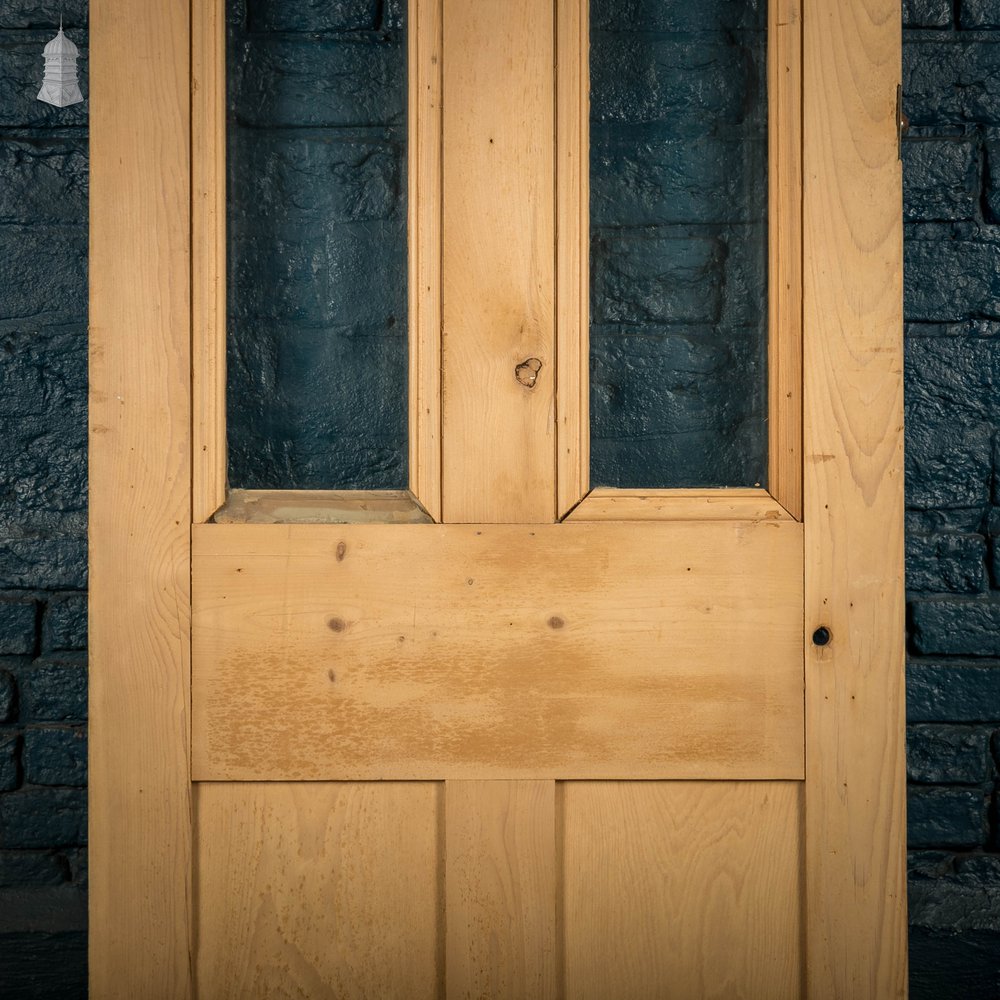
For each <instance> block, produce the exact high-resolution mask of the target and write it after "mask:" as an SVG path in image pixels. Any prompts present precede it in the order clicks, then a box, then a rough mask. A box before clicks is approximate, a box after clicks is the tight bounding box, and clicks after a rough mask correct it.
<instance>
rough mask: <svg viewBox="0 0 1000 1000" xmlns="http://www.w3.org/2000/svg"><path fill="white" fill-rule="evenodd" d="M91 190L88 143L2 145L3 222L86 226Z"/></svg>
mask: <svg viewBox="0 0 1000 1000" xmlns="http://www.w3.org/2000/svg"><path fill="white" fill-rule="evenodd" d="M88 187H89V180H88V173H87V141H86V139H84V138H79V139H63V138H57V139H52V138H49V137H38V136H35V137H32V138H30V139H5V140H4V142H3V143H0V223H12V222H13V223H19V224H21V225H32V226H35V225H40V224H44V223H49V224H56V225H66V224H72V225H84V224H85V223H86V221H87V194H88Z"/></svg>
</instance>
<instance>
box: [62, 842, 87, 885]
mask: <svg viewBox="0 0 1000 1000" xmlns="http://www.w3.org/2000/svg"><path fill="white" fill-rule="evenodd" d="M62 858H63V860H64V861H65V863H66V864H67V865H69V877H70V879H71V880H72V881H73V882H75V883H76V884H77V885H79V886H82V887H83V888H86V886H87V883H88V882H89V880H90V873H89V869H88V867H87V863H88V860H89V856H88V854H87V849H86V848H85V847H79V848H76V849H71V850H68V851H66V852H65V853H64V854H63V855H62Z"/></svg>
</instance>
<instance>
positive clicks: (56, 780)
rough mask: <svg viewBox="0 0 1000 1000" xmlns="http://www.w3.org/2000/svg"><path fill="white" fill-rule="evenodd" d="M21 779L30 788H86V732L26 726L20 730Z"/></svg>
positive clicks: (82, 730) (74, 729) (75, 728)
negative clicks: (22, 732)
mask: <svg viewBox="0 0 1000 1000" xmlns="http://www.w3.org/2000/svg"><path fill="white" fill-rule="evenodd" d="M24 780H25V781H26V782H28V784H31V785H80V786H82V785H86V783H87V732H86V730H85V729H83V728H81V727H79V726H76V727H73V728H68V729H67V728H52V727H44V728H36V727H32V726H29V727H28V728H27V729H26V730H25V731H24Z"/></svg>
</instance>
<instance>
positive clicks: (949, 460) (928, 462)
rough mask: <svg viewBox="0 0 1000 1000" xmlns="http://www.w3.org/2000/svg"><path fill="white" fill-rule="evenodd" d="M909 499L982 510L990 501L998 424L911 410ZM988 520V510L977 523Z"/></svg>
mask: <svg viewBox="0 0 1000 1000" xmlns="http://www.w3.org/2000/svg"><path fill="white" fill-rule="evenodd" d="M906 430H907V439H906V445H907V450H906V480H907V489H908V491H909V492H908V495H907V502H908V503H910V504H912V505H913V506H914V507H922V508H927V509H939V508H950V507H957V508H978V510H979V511H980V512H981V511H983V510H984V509H985V507H986V506H987V505H988V504H989V502H990V492H991V484H992V481H993V427H992V425H991V424H990V423H989V422H988V421H986V420H982V419H981V420H978V421H971V422H969V423H956V422H955V420H954V419H949V418H948V417H947V416H946V415H944V414H941V413H926V412H917V413H915V414H909V420H908V423H907V428H906ZM981 520H982V514H981V513H980V514H979V515H977V516H976V518H975V521H976V522H979V521H981Z"/></svg>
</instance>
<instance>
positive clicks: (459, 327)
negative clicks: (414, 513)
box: [441, 0, 556, 523]
mask: <svg viewBox="0 0 1000 1000" xmlns="http://www.w3.org/2000/svg"><path fill="white" fill-rule="evenodd" d="M553 21H554V9H553V6H552V4H550V3H538V2H537V0H479V2H477V3H468V0H444V106H445V109H446V110H445V115H444V140H443V141H444V237H443V239H444V257H443V269H444V272H443V277H444V305H443V310H444V333H443V355H442V366H443V367H442V376H441V377H442V393H443V400H442V405H443V425H442V434H443V447H444V451H443V459H442V461H443V486H442V491H443V492H442V504H443V512H444V520H445V521H449V522H484V523H490V522H498V523H504V522H508V523H524V522H540V523H545V522H549V523H551V522H552V521H553V520H555V515H556V490H555V376H556V358H555V331H554V315H553V309H554V294H555V290H554V284H555V274H554V270H555V260H554V259H555V230H554V222H553V217H554V204H553V203H554V190H555V187H554V185H555V175H554V149H553V146H554V142H553V129H554V115H555V79H554V78H555V69H554V58H555V52H554V40H553V30H554V24H553ZM530 359H535V361H537V362H538V363H540V364H541V368H540V369H538V371H537V375H536V377H535V379H534V384H533V386H531V387H529V386H528V385H524V384H522V382H521V381H519V380H518V378H517V376H516V369H517V367H518V365H520V364H522V363H524V362H526V361H529V360H530ZM525 378H526V379H527V381H531V378H530V376H527V375H526V376H525Z"/></svg>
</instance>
